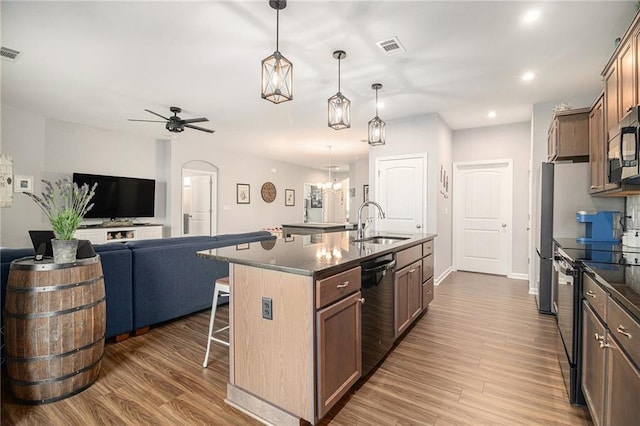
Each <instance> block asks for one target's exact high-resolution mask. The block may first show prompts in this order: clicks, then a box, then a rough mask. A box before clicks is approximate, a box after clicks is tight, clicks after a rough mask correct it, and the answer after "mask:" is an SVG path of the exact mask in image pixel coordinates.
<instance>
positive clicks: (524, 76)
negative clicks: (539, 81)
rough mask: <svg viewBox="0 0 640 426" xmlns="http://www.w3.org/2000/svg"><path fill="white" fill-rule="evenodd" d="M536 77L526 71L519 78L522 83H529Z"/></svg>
mask: <svg viewBox="0 0 640 426" xmlns="http://www.w3.org/2000/svg"><path fill="white" fill-rule="evenodd" d="M535 76H536V75H535V74H534V73H532V72H531V71H527V72H525V73H524V74H522V77H520V78H521V79H522V80H523V81H531V80H533V79H534V77H535Z"/></svg>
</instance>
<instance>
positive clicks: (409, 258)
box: [396, 244, 422, 269]
mask: <svg viewBox="0 0 640 426" xmlns="http://www.w3.org/2000/svg"><path fill="white" fill-rule="evenodd" d="M421 257H422V244H418V245H415V246H413V247H409V248H408V249H404V250H401V251H399V252H397V253H396V269H400V268H404V267H405V266H407V265H410V264H412V263H413V262H415V261H416V260H419V259H420V258H421Z"/></svg>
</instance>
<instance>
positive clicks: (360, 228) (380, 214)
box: [356, 201, 386, 240]
mask: <svg viewBox="0 0 640 426" xmlns="http://www.w3.org/2000/svg"><path fill="white" fill-rule="evenodd" d="M369 204H372V205H374V206H376V207H377V208H378V217H379V218H380V219H384V218H385V217H386V215H385V213H384V210H382V207H380V204H378V203H376V202H375V201H365V202H364V203H362V205H361V206H360V208H359V209H358V230H357V233H356V239H357V240H361V239H363V238H364V227H365V224H363V223H362V209H364V208H365V206H368V205H369Z"/></svg>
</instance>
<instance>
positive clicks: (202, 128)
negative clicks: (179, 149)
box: [184, 124, 215, 133]
mask: <svg viewBox="0 0 640 426" xmlns="http://www.w3.org/2000/svg"><path fill="white" fill-rule="evenodd" d="M184 127H188V128H190V129H196V130H202V131H203V132H207V133H213V132H215V130H211V129H205V128H204V127H199V126H194V125H192V124H185V125H184Z"/></svg>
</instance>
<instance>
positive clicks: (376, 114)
mask: <svg viewBox="0 0 640 426" xmlns="http://www.w3.org/2000/svg"><path fill="white" fill-rule="evenodd" d="M377 116H378V89H377V88H376V117H377Z"/></svg>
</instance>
